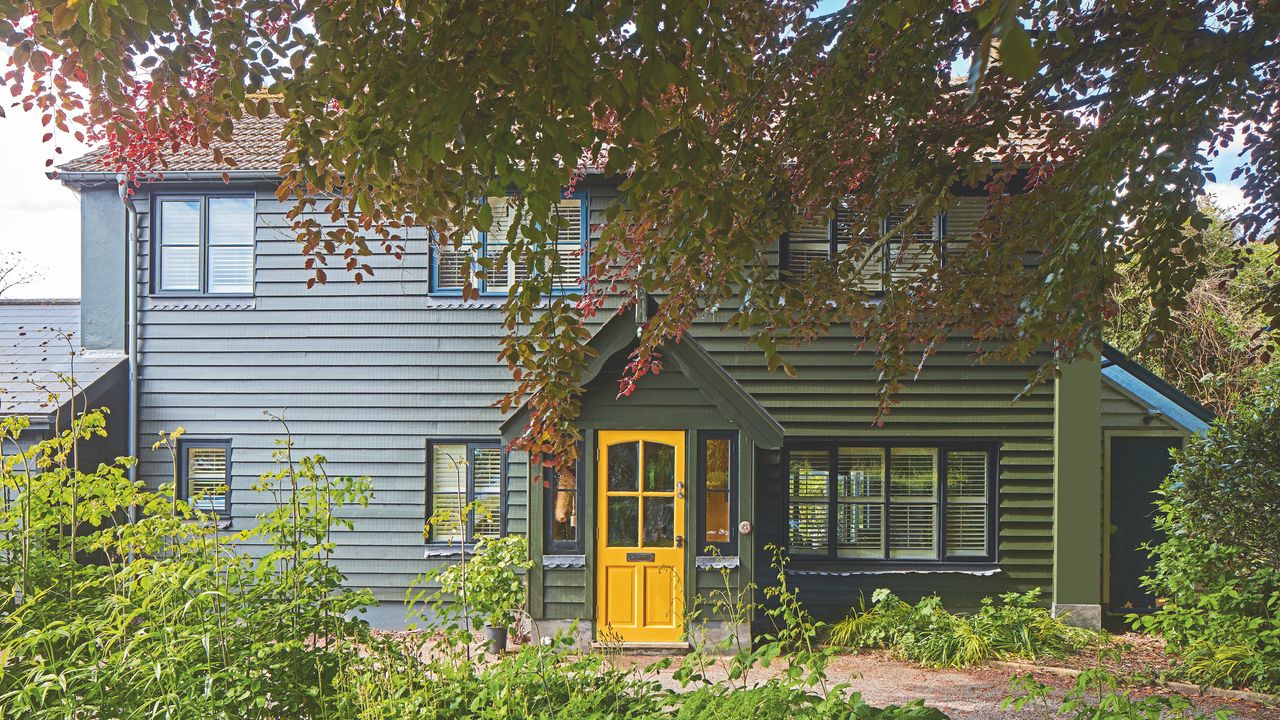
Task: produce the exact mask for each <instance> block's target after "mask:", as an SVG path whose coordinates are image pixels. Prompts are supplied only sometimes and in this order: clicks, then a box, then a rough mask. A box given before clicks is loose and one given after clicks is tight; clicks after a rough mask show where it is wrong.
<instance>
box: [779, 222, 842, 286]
mask: <svg viewBox="0 0 1280 720" xmlns="http://www.w3.org/2000/svg"><path fill="white" fill-rule="evenodd" d="M829 232H830V228H829V226H828V223H825V222H819V221H815V220H807V221H805V222H802V223H801V224H800V225H799V226H798V227H796V228H795V229H794V230H789V231H788V232H787V252H786V256H785V257H784V258H783V268H782V270H783V277H784V278H787V277H790V278H796V279H799V278H804V277H807V276H808V275H809V271H810V269H811V268H813V267H814V266H816V265H819V264H821V263H823V262H825V261H826V260H827V258H828V257H829V256H830V249H831V242H830V238H829Z"/></svg>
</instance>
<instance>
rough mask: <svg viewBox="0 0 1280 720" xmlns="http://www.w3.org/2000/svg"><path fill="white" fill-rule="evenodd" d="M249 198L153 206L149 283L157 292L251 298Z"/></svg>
mask: <svg viewBox="0 0 1280 720" xmlns="http://www.w3.org/2000/svg"><path fill="white" fill-rule="evenodd" d="M253 207H254V201H253V198H252V197H249V196H218V195H199V196H183V197H177V196H162V197H160V198H159V199H158V200H157V201H156V213H155V214H156V218H155V238H156V243H155V246H154V266H153V274H152V282H153V284H154V287H155V289H156V290H157V291H158V292H160V293H177V294H197V295H249V294H252V293H253V227H254V218H253V212H254V210H253Z"/></svg>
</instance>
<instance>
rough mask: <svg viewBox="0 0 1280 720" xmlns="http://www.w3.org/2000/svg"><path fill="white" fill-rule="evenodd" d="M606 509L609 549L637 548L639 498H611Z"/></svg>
mask: <svg viewBox="0 0 1280 720" xmlns="http://www.w3.org/2000/svg"><path fill="white" fill-rule="evenodd" d="M606 507H607V509H608V513H609V520H608V539H609V547H639V544H640V543H639V542H638V540H639V529H640V498H638V497H634V496H624V497H611V498H609V500H608V502H607V503H606Z"/></svg>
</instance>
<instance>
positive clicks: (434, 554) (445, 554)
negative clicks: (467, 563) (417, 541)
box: [422, 545, 476, 560]
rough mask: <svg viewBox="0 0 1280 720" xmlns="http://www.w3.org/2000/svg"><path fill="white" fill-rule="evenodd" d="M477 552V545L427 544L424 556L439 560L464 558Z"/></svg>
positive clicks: (423, 552) (423, 551)
mask: <svg viewBox="0 0 1280 720" xmlns="http://www.w3.org/2000/svg"><path fill="white" fill-rule="evenodd" d="M475 552H476V546H475V545H465V546H462V547H459V546H457V545H427V546H426V547H425V548H423V550H422V557H424V558H426V559H428V560H438V559H442V558H462V557H464V556H465V557H471V556H472V555H474V554H475Z"/></svg>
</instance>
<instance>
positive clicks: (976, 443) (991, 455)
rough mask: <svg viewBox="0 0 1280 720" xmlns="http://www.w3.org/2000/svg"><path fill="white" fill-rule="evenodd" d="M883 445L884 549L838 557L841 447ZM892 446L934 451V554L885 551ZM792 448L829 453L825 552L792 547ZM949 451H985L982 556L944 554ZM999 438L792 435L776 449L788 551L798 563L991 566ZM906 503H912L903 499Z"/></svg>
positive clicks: (995, 558)
mask: <svg viewBox="0 0 1280 720" xmlns="http://www.w3.org/2000/svg"><path fill="white" fill-rule="evenodd" d="M842 447H844V448H850V447H856V448H884V449H886V450H888V452H887V453H886V454H885V477H884V501H883V507H884V508H885V511H884V519H883V522H884V555H883V557H880V558H849V557H843V558H842V557H837V555H836V552H837V548H836V529H837V522H838V520H837V506H838V504H839V498H838V496H837V493H836V482H837V463H838V455H839V449H840V448H842ZM893 448H930V449H933V450H935V451H936V452H937V475H938V488H937V499H936V500H935V501H933V502H932V503H930V504H934V505H936V506H937V508H938V512H937V519H938V521H937V525H936V532H937V545H938V554H937V557H936V558H932V559H930V558H894V557H891V556H890V546H889V538H890V533H891V531H892V523H891V521H890V519H889V514H890V508H891V507H892V505H893V503H892V502H891V500H890V494H889V483H890V464H891V459H890V458H891V455H892V451H893ZM796 450H826V451H828V453H829V465H828V468H827V498H826V501H827V504H828V507H827V550H826V552H825V553H814V552H797V551H795V550H793V549H792V548H791V530H790V519H791V453H792V452H793V451H796ZM952 451H983V452H985V453H987V501H986V508H987V528H986V531H987V554H986V555H983V556H977V555H964V556H948V554H947V537H946V535H947V525H946V510H947V481H946V479H947V474H946V473H947V453H948V452H952ZM1000 453H1001V448H1000V443H999V441H996V440H955V441H951V440H941V441H939V440H926V439H907V440H898V439H895V440H797V441H794V442H787V443H786V444H784V446H783V448H782V451H781V453H780V455H781V457H780V461H781V462H780V465H779V475H780V480H781V483H782V489H783V497H784V509H783V536H784V538H785V544H786V548H787V553H788V554H789V555H790V556H791V557H792V558H793V559H794V560H795V561H796V562H797V564H798V565H805V564H809V565H831V564H837V565H840V566H851V567H852V566H867V567H871V568H878V569H892V568H912V567H924V568H928V567H939V566H945V567H955V566H974V565H980V566H990V565H994V564H997V563H999V561H1000V552H999V537H1000V535H999V511H1000V480H999V476H1000ZM907 504H911V503H907Z"/></svg>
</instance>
